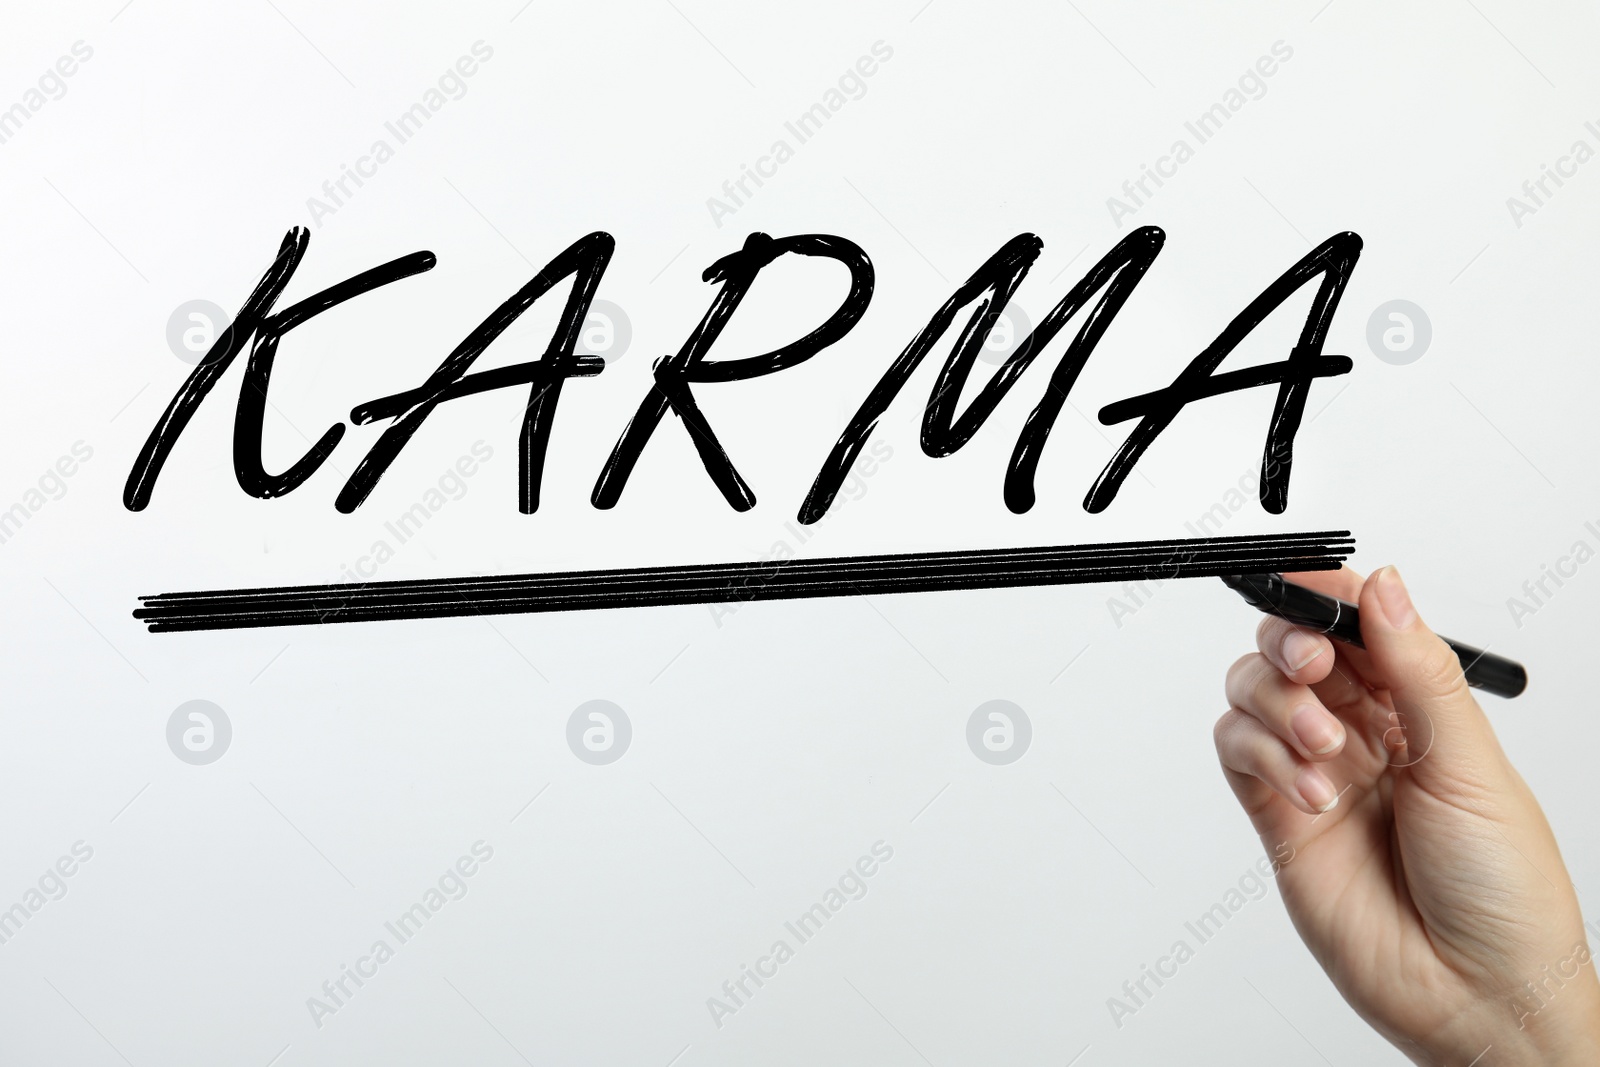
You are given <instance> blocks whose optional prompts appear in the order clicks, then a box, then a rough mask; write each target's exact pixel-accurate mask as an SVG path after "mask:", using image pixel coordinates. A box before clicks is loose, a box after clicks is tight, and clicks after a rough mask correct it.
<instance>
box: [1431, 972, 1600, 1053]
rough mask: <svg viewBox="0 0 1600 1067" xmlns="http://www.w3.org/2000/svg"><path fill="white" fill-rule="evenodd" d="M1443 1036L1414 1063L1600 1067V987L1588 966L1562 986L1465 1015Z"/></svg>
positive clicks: (1523, 993) (1514, 995) (1533, 990)
mask: <svg viewBox="0 0 1600 1067" xmlns="http://www.w3.org/2000/svg"><path fill="white" fill-rule="evenodd" d="M1440 1037H1441V1040H1440V1041H1438V1042H1437V1043H1435V1042H1425V1043H1422V1044H1423V1048H1422V1049H1420V1050H1418V1052H1419V1053H1420V1054H1415V1053H1414V1054H1413V1059H1415V1060H1416V1062H1418V1063H1422V1064H1429V1065H1438V1067H1445V1065H1450V1067H1466V1065H1468V1064H1483V1065H1487V1064H1494V1065H1495V1067H1510V1065H1512V1064H1537V1065H1540V1067H1566V1065H1568V1064H1572V1065H1587V1067H1592V1065H1594V1064H1600V983H1597V982H1596V980H1595V974H1594V971H1593V970H1592V969H1590V968H1588V967H1585V968H1584V970H1583V972H1582V973H1580V974H1579V975H1577V976H1575V980H1574V981H1570V982H1568V983H1565V984H1563V985H1560V986H1555V987H1552V986H1551V985H1550V984H1549V983H1544V984H1542V985H1539V986H1531V985H1530V986H1525V987H1523V988H1522V989H1519V990H1514V991H1512V992H1511V993H1510V994H1507V995H1503V996H1501V997H1498V998H1495V999H1494V1000H1492V1001H1485V1002H1484V1003H1483V1004H1482V1005H1481V1006H1480V1008H1479V1010H1477V1011H1472V1012H1467V1013H1463V1015H1462V1016H1460V1017H1459V1018H1458V1019H1457V1022H1456V1025H1453V1026H1451V1027H1450V1029H1449V1032H1448V1033H1447V1034H1442V1035H1440Z"/></svg>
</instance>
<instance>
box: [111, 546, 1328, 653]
mask: <svg viewBox="0 0 1600 1067" xmlns="http://www.w3.org/2000/svg"><path fill="white" fill-rule="evenodd" d="M1354 551H1355V542H1354V540H1353V539H1352V538H1351V537H1350V534H1349V532H1348V531H1345V530H1334V531H1319V532H1310V533H1286V534H1269V535H1260V536H1245V537H1210V538H1189V539H1179V540H1165V541H1127V542H1119V543H1111V544H1091V545H1066V546H1058V547H1047V548H1024V549H994V550H982V551H963V552H919V553H904V554H897V555H875V556H855V557H832V558H819V559H810V560H804V559H786V560H758V561H750V562H738V563H713V564H700V565H695V566H686V567H638V568H627V569H619V570H592V571H568V572H560V573H550V574H512V575H500V576H495V577H487V578H481V577H462V578H433V579H426V580H422V581H397V582H369V583H365V584H336V585H303V586H284V587H278V588H266V589H219V590H210V591H203V592H193V593H162V594H159V595H156V596H145V597H141V598H140V600H141V601H142V602H143V604H144V606H143V607H141V608H139V609H137V610H135V611H134V613H133V614H134V617H135V618H137V619H141V620H143V621H144V622H145V624H146V625H147V626H148V627H149V629H150V630H151V631H152V632H155V633H163V632H175V631H193V630H230V629H242V628H251V627H264V626H306V625H318V624H324V623H339V622H371V621H379V620H399V619H430V618H446V617H459V616H472V615H507V614H522V613H537V612H553V611H587V610H595V609H602V608H634V607H652V606H662V605H670V604H713V603H729V602H742V601H750V600H783V599H792V598H798V597H836V596H860V595H866V594H883V593H915V592H933V591H941V590H944V591H948V590H962V589H1000V588H1009V587H1015V586H1039V585H1065V584H1078V583H1086V582H1124V581H1167V580H1171V579H1176V578H1200V577H1214V576H1217V575H1222V574H1238V573H1263V572H1275V571H1312V570H1334V569H1337V568H1338V567H1339V565H1340V564H1341V562H1342V561H1343V560H1344V559H1345V558H1347V557H1348V556H1349V555H1350V554H1351V553H1352V552H1354Z"/></svg>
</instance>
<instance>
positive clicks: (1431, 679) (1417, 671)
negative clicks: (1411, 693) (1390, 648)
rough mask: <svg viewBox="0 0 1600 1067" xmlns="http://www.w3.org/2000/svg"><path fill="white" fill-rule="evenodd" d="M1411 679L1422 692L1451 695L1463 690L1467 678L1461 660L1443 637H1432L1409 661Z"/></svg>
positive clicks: (1465, 686)
mask: <svg viewBox="0 0 1600 1067" xmlns="http://www.w3.org/2000/svg"><path fill="white" fill-rule="evenodd" d="M1410 674H1411V681H1412V683H1413V684H1414V685H1416V686H1418V687H1419V688H1421V689H1422V690H1423V691H1424V692H1428V693H1433V694H1436V695H1439V696H1452V695H1454V694H1456V693H1458V692H1464V691H1465V690H1466V688H1467V679H1466V675H1465V673H1464V672H1463V671H1462V669H1461V661H1460V660H1459V659H1457V658H1456V654H1455V652H1454V651H1452V650H1451V648H1450V646H1449V645H1447V644H1445V643H1444V639H1443V638H1440V637H1433V638H1432V639H1431V640H1429V641H1428V642H1427V645H1426V647H1424V648H1422V649H1420V650H1419V651H1418V653H1417V655H1416V657H1415V658H1414V659H1413V660H1412V662H1411V667H1410Z"/></svg>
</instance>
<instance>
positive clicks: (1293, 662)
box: [1283, 630, 1322, 674]
mask: <svg viewBox="0 0 1600 1067" xmlns="http://www.w3.org/2000/svg"><path fill="white" fill-rule="evenodd" d="M1320 655H1322V642H1321V641H1318V640H1317V639H1316V638H1315V637H1312V636H1311V635H1310V634H1307V633H1301V632H1300V631H1299V630H1290V631H1289V633H1288V636H1286V637H1285V638H1284V639H1283V662H1284V664H1285V665H1287V666H1288V668H1289V673H1290V674H1293V673H1295V672H1297V671H1300V670H1303V669H1305V668H1306V667H1309V666H1311V664H1312V662H1313V661H1315V660H1316V658H1317V657H1318V656H1320Z"/></svg>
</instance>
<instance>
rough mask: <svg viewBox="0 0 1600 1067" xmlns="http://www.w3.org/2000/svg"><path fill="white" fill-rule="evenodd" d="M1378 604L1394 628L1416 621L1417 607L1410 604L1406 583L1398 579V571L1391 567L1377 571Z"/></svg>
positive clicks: (1400, 628) (1402, 628)
mask: <svg viewBox="0 0 1600 1067" xmlns="http://www.w3.org/2000/svg"><path fill="white" fill-rule="evenodd" d="M1378 606H1379V607H1380V608H1382V609H1383V615H1384V618H1386V619H1388V621H1389V625H1390V626H1392V627H1394V628H1395V629H1396V630H1404V629H1406V628H1407V627H1408V626H1410V625H1411V624H1412V623H1413V622H1416V621H1417V609H1416V608H1414V607H1412V605H1411V594H1410V593H1408V592H1406V583H1405V582H1403V581H1401V580H1400V572H1399V571H1397V570H1395V569H1394V568H1393V567H1384V568H1383V569H1381V570H1379V571H1378Z"/></svg>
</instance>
